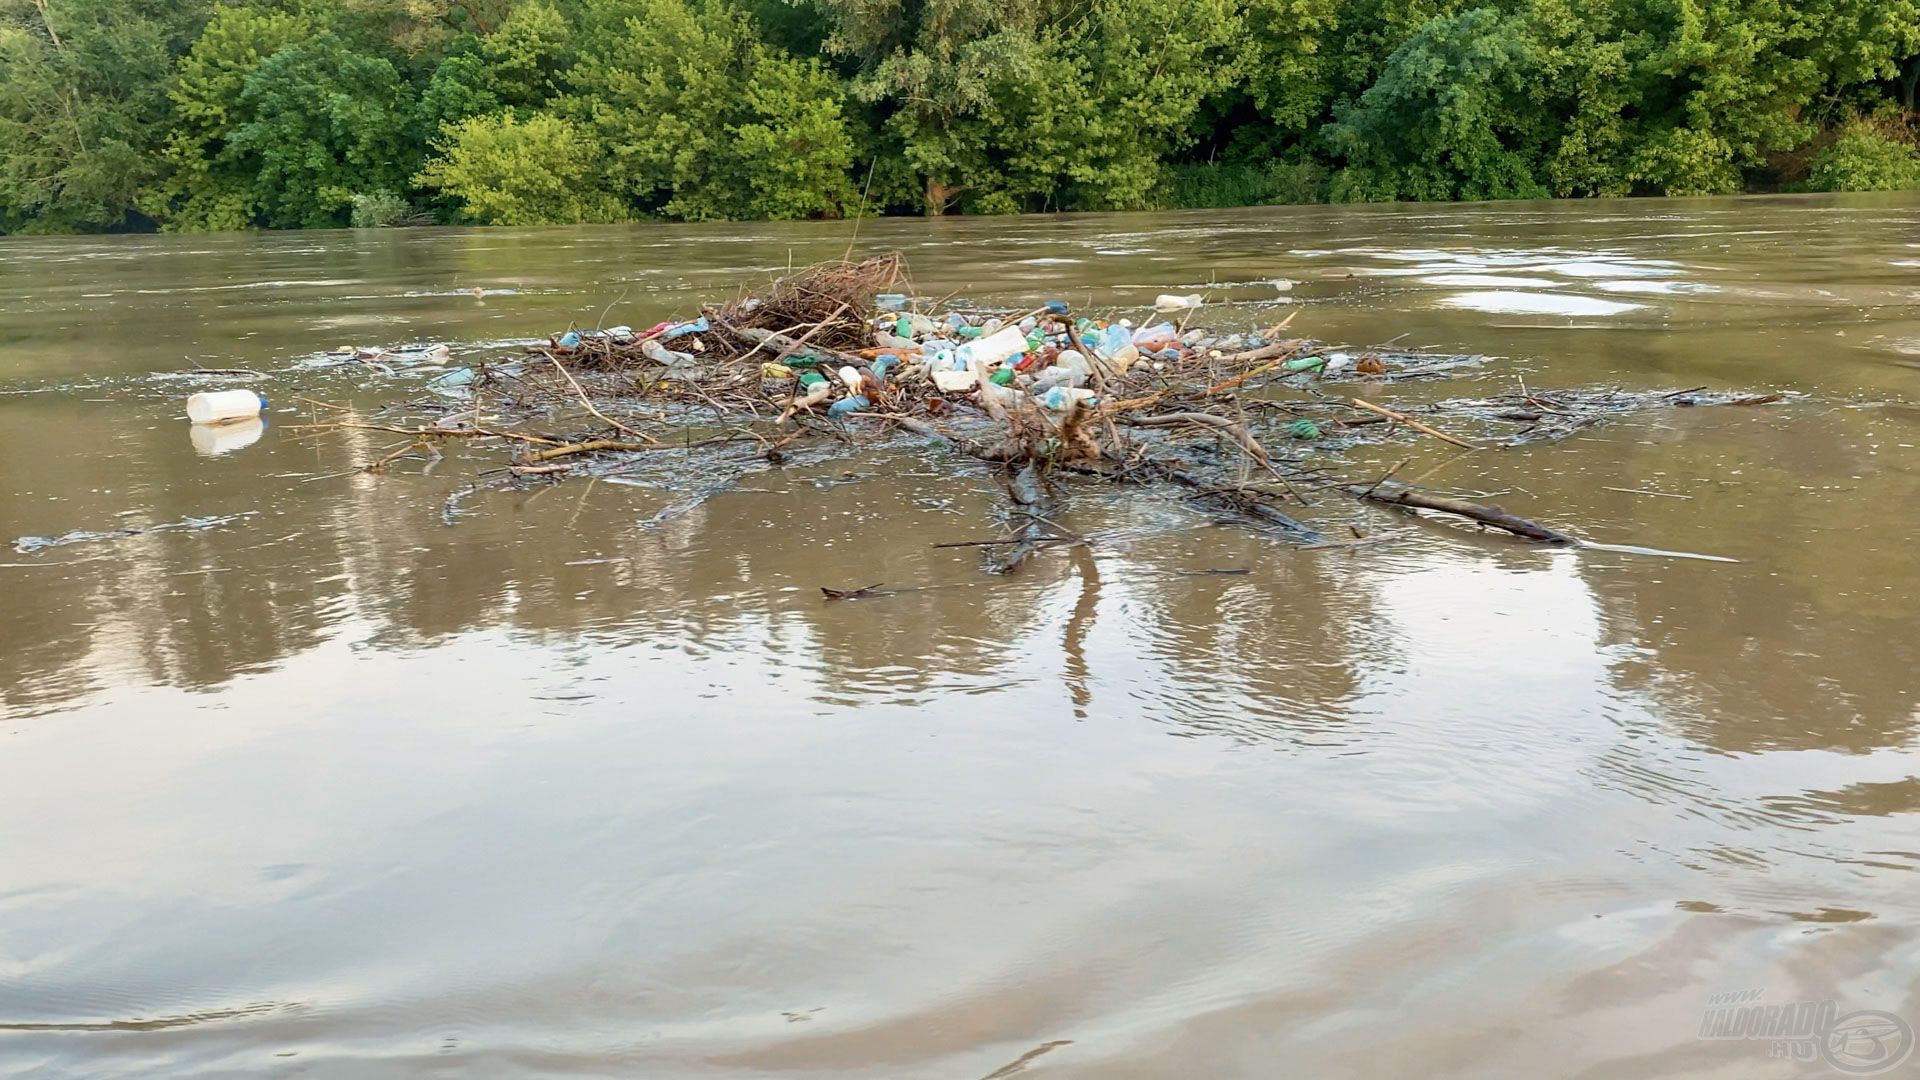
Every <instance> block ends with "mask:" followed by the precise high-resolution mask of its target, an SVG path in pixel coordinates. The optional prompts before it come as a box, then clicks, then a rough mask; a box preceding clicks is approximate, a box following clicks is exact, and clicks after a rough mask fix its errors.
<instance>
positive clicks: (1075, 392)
mask: <svg viewBox="0 0 1920 1080" xmlns="http://www.w3.org/2000/svg"><path fill="white" fill-rule="evenodd" d="M1077 401H1078V402H1085V403H1086V404H1088V405H1098V404H1099V403H1100V399H1099V398H1098V397H1096V396H1095V395H1094V392H1093V391H1091V390H1085V389H1082V388H1080V387H1077V386H1056V387H1054V388H1053V389H1051V390H1049V391H1047V392H1046V393H1044V394H1042V395H1040V404H1042V405H1045V406H1046V407H1047V408H1049V409H1052V410H1053V411H1054V412H1066V411H1067V410H1068V409H1070V408H1072V407H1073V404H1074V402H1077Z"/></svg>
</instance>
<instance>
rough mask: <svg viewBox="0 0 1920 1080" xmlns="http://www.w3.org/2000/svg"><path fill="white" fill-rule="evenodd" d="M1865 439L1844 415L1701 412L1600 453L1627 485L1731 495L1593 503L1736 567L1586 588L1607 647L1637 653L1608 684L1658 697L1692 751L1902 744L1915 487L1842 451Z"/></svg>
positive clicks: (1600, 575)
mask: <svg viewBox="0 0 1920 1080" xmlns="http://www.w3.org/2000/svg"><path fill="white" fill-rule="evenodd" d="M1808 425H1817V426H1808ZM1860 425H1861V421H1860V418H1859V414H1857V413H1850V412H1844V411H1834V412H1829V413H1826V414H1824V415H1823V416H1822V417H1819V418H1817V419H1816V418H1813V417H1809V416H1805V415H1799V416H1794V417H1791V418H1783V419H1781V420H1779V421H1775V422H1768V421H1767V420H1766V419H1765V418H1761V417H1755V416H1753V415H1752V414H1740V415H1731V416H1730V415H1727V414H1721V415H1720V416H1718V417H1715V416H1712V415H1710V414H1707V413H1704V412H1703V413H1700V414H1692V415H1680V416H1676V417H1673V418H1672V419H1671V420H1669V421H1666V422H1663V423H1661V424H1659V425H1654V424H1645V425H1636V426H1635V428H1634V430H1633V436H1634V438H1633V440H1631V441H1630V440H1629V439H1627V438H1624V437H1623V438H1620V439H1616V440H1613V441H1612V444H1611V445H1612V446H1613V447H1617V449H1611V450H1610V451H1609V452H1610V453H1616V454H1619V455H1622V456H1623V458H1624V461H1623V464H1624V466H1625V468H1624V470H1623V472H1622V475H1624V476H1626V477H1629V478H1631V477H1655V476H1661V475H1664V476H1666V477H1671V478H1688V477H1708V478H1713V479H1714V480H1715V481H1720V480H1727V481H1733V482H1734V483H1733V484H1730V485H1722V484H1719V483H1712V484H1691V485H1689V486H1687V487H1685V488H1684V489H1683V490H1686V491H1690V492H1695V493H1697V494H1698V495H1699V497H1698V498H1697V499H1696V500H1695V501H1693V502H1689V503H1679V504H1677V506H1674V505H1660V504H1664V503H1666V500H1645V499H1640V498H1639V497H1636V496H1633V495H1624V494H1622V495H1612V494H1609V493H1605V492H1596V493H1595V494H1594V495H1593V497H1592V498H1593V501H1594V505H1595V506H1596V507H1598V508H1599V509H1598V511H1597V513H1598V516H1600V517H1601V518H1603V519H1612V520H1633V519H1634V518H1635V517H1636V516H1646V517H1647V518H1648V519H1649V520H1658V521H1660V522H1662V523H1663V524H1671V525H1672V528H1671V529H1669V530H1667V532H1666V533H1664V535H1672V536H1685V537H1686V538H1687V539H1686V544H1685V546H1688V547H1690V548H1692V549H1693V550H1699V551H1709V552H1727V551H1734V552H1740V553H1742V555H1743V557H1745V558H1746V559H1747V560H1748V561H1747V562H1746V563H1745V564H1744V565H1743V566H1742V567H1740V568H1738V569H1737V570H1736V569H1730V568H1728V567H1725V566H1714V565H1711V564H1699V563H1661V564H1657V565H1654V566H1648V567H1641V566H1636V567H1632V568H1631V569H1630V571H1629V572H1605V571H1603V570H1601V569H1599V568H1597V567H1596V569H1595V570H1594V571H1592V572H1590V573H1589V574H1588V577H1589V580H1590V582H1591V584H1592V587H1593V590H1594V592H1595V594H1596V595H1597V596H1598V597H1599V600H1600V603H1601V604H1602V606H1603V607H1604V608H1605V609H1606V611H1607V612H1608V616H1609V622H1610V624H1611V629H1612V634H1611V636H1612V637H1613V638H1614V639H1616V640H1617V641H1620V642H1623V643H1631V644H1633V645H1635V646H1636V647H1637V648H1638V650H1639V651H1640V655H1641V656H1642V657H1643V658H1642V659H1634V660H1630V661H1626V662H1623V663H1622V664H1621V665H1619V668H1618V678H1619V680H1620V681H1621V683H1622V684H1624V685H1626V686H1630V687H1635V688H1640V689H1643V690H1645V691H1646V692H1648V693H1650V694H1651V695H1653V696H1654V697H1655V698H1657V699H1658V700H1659V701H1660V702H1661V703H1662V705H1663V706H1664V707H1665V708H1664V711H1665V713H1666V715H1667V716H1668V717H1669V718H1670V721H1671V722H1672V723H1673V724H1675V725H1676V726H1678V727H1679V728H1680V729H1681V730H1682V731H1683V732H1684V733H1685V734H1686V735H1687V736H1688V737H1689V738H1692V739H1696V740H1698V741H1699V742H1701V743H1704V744H1706V745H1708V746H1712V747H1714V748H1716V749H1720V750H1730V751H1744V750H1757V749H1769V748H1782V749H1795V748H1827V749H1835V750H1846V751H1855V752H1858V751H1865V750H1871V749H1874V748H1878V747H1886V746H1901V745H1906V744H1907V742H1908V741H1909V740H1910V739H1911V738H1912V735H1913V731H1914V725H1915V710H1916V698H1915V690H1916V689H1920V677H1917V668H1916V665H1917V663H1920V638H1916V636H1915V635H1914V634H1913V633H1912V626H1913V621H1912V620H1913V615H1912V609H1911V598H1910V597H1909V596H1908V595H1907V592H1908V590H1907V589H1906V588H1905V587H1904V584H1903V583H1904V582H1906V581H1907V580H1908V579H1909V578H1910V576H1911V566H1912V559H1913V555H1912V550H1911V548H1910V546H1909V545H1907V544H1906V543H1905V540H1904V537H1905V536H1906V535H1907V534H1908V533H1909V532H1910V529H1909V527H1908V519H1909V518H1910V516H1911V515H1910V510H1909V508H1910V507H1911V506H1912V505H1913V502H1914V499H1915V497H1916V496H1920V478H1916V476H1915V475H1913V474H1912V473H1910V472H1909V473H1902V472H1898V471H1891V470H1886V469H1882V468H1881V467H1879V466H1878V465H1877V464H1876V461H1875V459H1873V458H1871V457H1867V456H1865V455H1864V454H1863V453H1861V452H1859V451H1857V450H1855V449H1853V448H1854V447H1857V446H1859V445H1861V444H1862V443H1863V442H1869V441H1872V440H1870V439H1865V438H1863V437H1862V436H1863V432H1862V431H1861V430H1860ZM1855 476H1857V477H1860V478H1861V479H1859V480H1850V479H1847V478H1849V477H1855ZM1618 486H1623V487H1630V486H1635V485H1634V484H1633V483H1621V484H1619V485H1618ZM1668 486H1669V488H1671V487H1672V485H1671V484H1669V485H1668ZM1827 486H1838V487H1841V488H1848V489H1854V490H1851V491H1842V492H1839V493H1833V492H1827V491H1823V490H1821V489H1822V488H1824V487H1827ZM1868 489H1871V495H1865V494H1863V493H1864V492H1865V491H1867V490H1868ZM1843 507H1844V510H1842V508H1843ZM1841 512H1844V513H1845V515H1846V516H1845V517H1844V518H1839V517H1837V514H1839V513H1841ZM1756 538H1758V539H1756Z"/></svg>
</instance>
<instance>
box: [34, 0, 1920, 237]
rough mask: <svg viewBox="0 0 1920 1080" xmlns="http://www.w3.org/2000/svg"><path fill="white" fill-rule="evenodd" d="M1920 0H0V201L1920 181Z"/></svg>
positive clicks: (318, 202) (1515, 188)
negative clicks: (1918, 123)
mask: <svg viewBox="0 0 1920 1080" xmlns="http://www.w3.org/2000/svg"><path fill="white" fill-rule="evenodd" d="M1916 81H1920V0H227V2H223V3H213V2H211V0H0V232H20V231H43V232H62V231H99V230H111V229H138V228H154V227H158V228H164V229H178V230H195V229H236V228H249V227H266V228H303V227H320V226H342V225H348V224H355V225H383V224H403V223H408V222H419V221H436V220H438V221H467V222H481V223H494V224H526V223H538V222H600V221H619V220H628V219H635V218H643V217H655V216H657V217H669V218H680V219H726V218H798V217H834V216H839V215H845V214H850V213H853V212H854V211H855V209H856V208H857V207H860V206H863V205H864V206H866V207H867V208H868V209H869V211H870V212H875V211H886V212H906V213H930V214H938V213H954V212H960V213H1007V212H1014V211H1023V210H1095V209H1125V208H1139V207H1152V206H1169V205H1176V206H1185V205H1234V204H1247V203H1261V202H1298V201H1313V200H1321V199H1332V200H1350V201H1363V200H1391V199H1483V198H1510V197H1537V196H1549V195H1555V196H1579V195H1619V194H1635V193H1639V194H1698V193H1713V192H1732V191H1740V190H1764V189H1774V188H1782V187H1799V188H1806V189H1815V190H1839V189H1847V190H1856V189H1881V188H1909V187H1920V151H1916V149H1915V145H1916V137H1915V136H1916V130H1915V119H1914V118H1915V113H1914V94H1915V89H1916Z"/></svg>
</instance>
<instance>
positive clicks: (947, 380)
mask: <svg viewBox="0 0 1920 1080" xmlns="http://www.w3.org/2000/svg"><path fill="white" fill-rule="evenodd" d="M933 385H934V386H936V387H938V388H939V389H940V391H941V392H942V393H947V394H958V393H962V392H964V391H967V390H971V389H973V388H974V387H976V386H978V385H980V376H978V375H976V374H975V373H973V372H972V371H968V370H966V369H961V370H959V371H954V370H952V369H950V368H949V369H945V370H937V371H935V372H934V373H933Z"/></svg>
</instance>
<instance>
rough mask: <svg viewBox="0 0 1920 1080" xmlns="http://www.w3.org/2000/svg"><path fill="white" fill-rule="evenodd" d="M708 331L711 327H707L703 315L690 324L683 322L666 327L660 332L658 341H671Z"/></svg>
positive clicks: (705, 318)
mask: <svg viewBox="0 0 1920 1080" xmlns="http://www.w3.org/2000/svg"><path fill="white" fill-rule="evenodd" d="M710 329H712V327H710V326H709V325H707V317H706V316H705V315H702V316H700V317H699V318H697V319H695V320H693V321H692V322H685V323H680V324H678V325H675V326H669V327H667V328H666V329H665V330H663V331H661V333H660V340H662V341H672V340H673V339H674V338H677V337H685V336H686V335H688V334H704V333H706V332H707V331H708V330H710Z"/></svg>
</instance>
